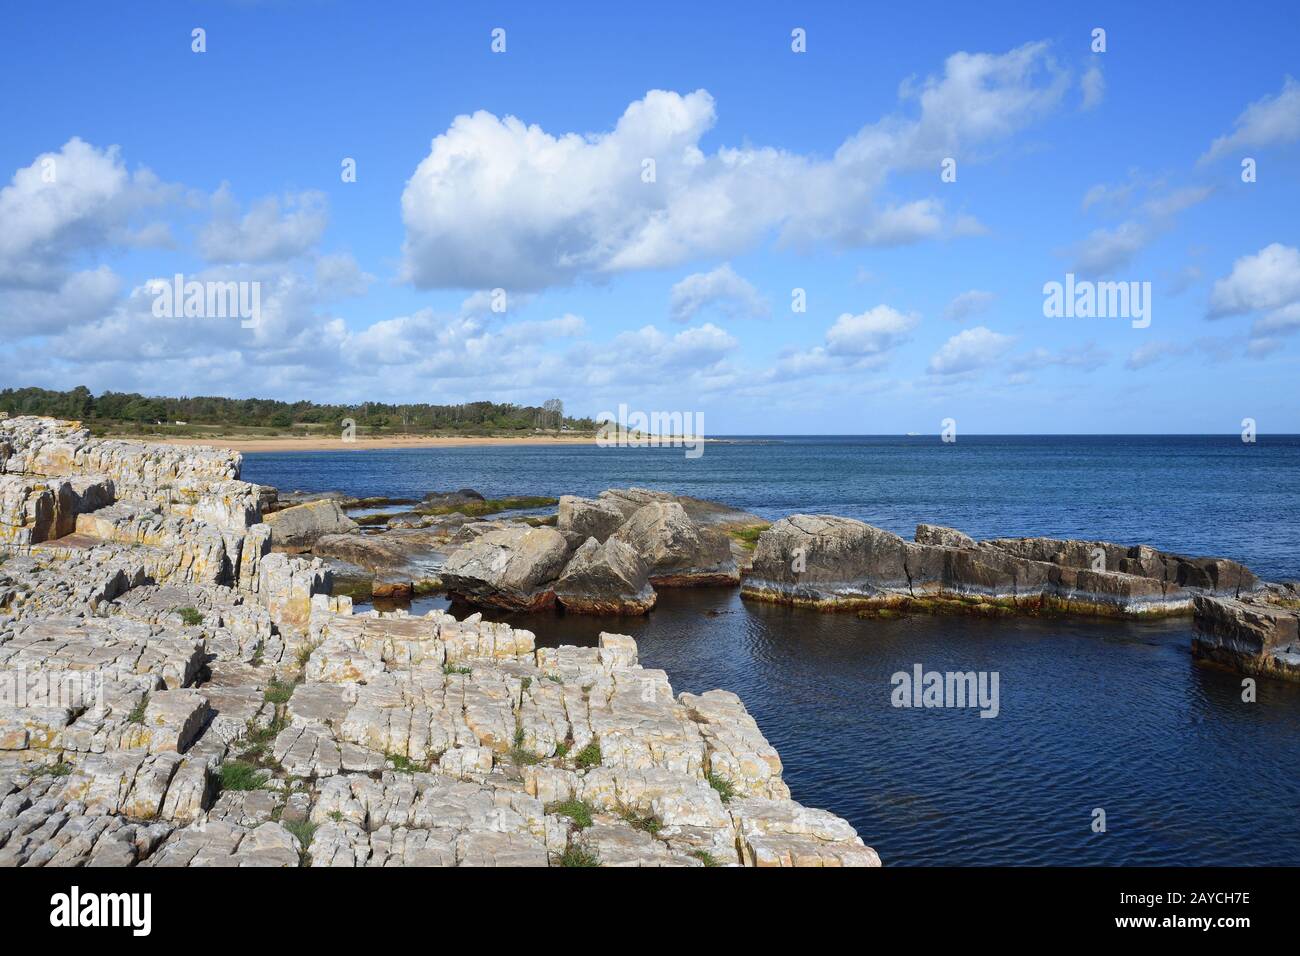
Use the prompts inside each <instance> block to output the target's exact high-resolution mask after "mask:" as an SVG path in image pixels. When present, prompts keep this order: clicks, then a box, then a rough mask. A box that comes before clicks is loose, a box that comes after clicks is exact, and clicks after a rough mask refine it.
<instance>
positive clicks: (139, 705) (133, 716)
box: [126, 691, 149, 724]
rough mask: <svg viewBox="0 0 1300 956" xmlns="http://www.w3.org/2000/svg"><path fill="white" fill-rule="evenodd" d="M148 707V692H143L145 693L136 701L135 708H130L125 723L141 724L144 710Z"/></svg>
mask: <svg viewBox="0 0 1300 956" xmlns="http://www.w3.org/2000/svg"><path fill="white" fill-rule="evenodd" d="M148 707H149V692H148V691H145V693H144V694H143V695H141V697H140V699H139V700H138V701H136V704H135V706H134V707H132V708H131V713H129V714H127V715H126V722H127V723H128V724H143V723H144V712H145V710H146V709H148Z"/></svg>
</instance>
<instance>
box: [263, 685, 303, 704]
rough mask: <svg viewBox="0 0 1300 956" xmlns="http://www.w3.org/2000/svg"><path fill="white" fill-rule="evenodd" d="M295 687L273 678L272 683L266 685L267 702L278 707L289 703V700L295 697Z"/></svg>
mask: <svg viewBox="0 0 1300 956" xmlns="http://www.w3.org/2000/svg"><path fill="white" fill-rule="evenodd" d="M295 686H296V685H294V684H290V683H288V682H287V681H282V680H275V679H274V678H272V680H271V682H270V683H269V684H267V685H266V698H265V699H266V702H267V703H268V704H274V705H275V706H277V707H278V706H280V705H281V704H287V703H289V698H290V697H292V696H293V689H294V687H295Z"/></svg>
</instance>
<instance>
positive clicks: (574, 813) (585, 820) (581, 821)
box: [546, 800, 591, 830]
mask: <svg viewBox="0 0 1300 956" xmlns="http://www.w3.org/2000/svg"><path fill="white" fill-rule="evenodd" d="M546 812H547V813H555V814H559V815H560V816H562V817H568V818H569V819H570V820H572V821H573V825H574V826H575V827H577V828H578V829H579V830H585V829H587V827H589V826H591V807H590V805H588V804H586V803H583V802H582V801H581V800H561V801H559V802H557V803H548V804H547V805H546Z"/></svg>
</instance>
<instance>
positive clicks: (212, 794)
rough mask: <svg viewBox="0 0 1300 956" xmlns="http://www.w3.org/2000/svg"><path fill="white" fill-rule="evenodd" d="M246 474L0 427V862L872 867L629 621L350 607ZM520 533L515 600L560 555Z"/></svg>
mask: <svg viewBox="0 0 1300 956" xmlns="http://www.w3.org/2000/svg"><path fill="white" fill-rule="evenodd" d="M239 463H240V459H239V456H238V455H235V454H233V453H228V452H222V451H218V450H216V449H202V448H197V449H196V448H177V447H171V446H163V445H150V444H145V443H139V442H124V441H104V440H98V439H94V438H92V437H91V436H90V435H89V433H88V432H87V431H86V429H84V428H82V427H81V426H79V425H78V424H77V423H67V422H57V421H54V420H51V419H36V418H16V419H0V553H3V554H4V556H5V560H4V562H3V563H0V865H8V866H87V865H91V866H133V865H139V866H267V867H297V866H304V865H311V866H430V865H436V866H560V865H564V866H588V865H606V866H710V865H725V866H742V865H747V866H803V865H814V866H876V865H879V862H880V861H879V858H878V857H877V855H876V853H875V852H874V851H873V850H872V849H871V848H870V847H868V846H866V845H865V844H864V843H863V841H862V840H861V839H860V838H859V836H858V835H857V833H855V832H854V830H853V828H852V827H851V826H850V825H849V824H848V823H847V822H846V821H844V820H842V819H840V818H838V817H836V816H834V815H833V814H831V813H829V812H827V811H824V810H815V809H811V808H807V807H804V806H802V805H800V804H798V803H796V802H794V801H793V800H791V799H790V793H789V789H788V788H787V787H786V785H785V783H784V781H783V780H782V777H781V773H782V767H781V760H780V757H779V755H778V754H777V753H776V751H775V749H773V748H772V746H771V745H770V744H769V743H768V742H767V740H766V738H765V737H764V736H763V734H762V732H761V730H760V728H759V727H758V725H757V723H756V722H755V721H754V720H753V718H752V717H751V716H750V715H749V713H748V712H747V711H746V709H745V707H744V704H743V703H742V702H741V700H740V699H739V698H738V697H736V696H735V695H734V694H730V693H727V692H725V691H710V692H708V693H705V694H699V695H694V694H680V695H678V694H675V693H674V691H673V689H672V686H671V684H670V682H669V679H668V675H667V674H665V673H664V672H663V671H660V670H655V669H651V668H645V667H642V666H641V665H640V663H639V662H638V660H637V647H636V643H635V642H634V641H633V640H632V639H631V638H630V637H626V636H623V635H618V634H602V635H601V636H600V640H599V646H597V647H559V648H540V649H538V648H535V647H534V639H533V635H532V634H531V633H530V632H529V631H526V630H521V629H516V628H512V627H509V626H507V625H505V624H499V623H492V622H487V621H483V620H481V618H480V617H479V616H478V615H477V614H476V615H471V616H470V617H468V618H465V619H463V620H457V619H456V618H454V617H452V616H451V615H449V614H446V613H444V612H440V611H435V612H431V613H430V614H429V615H427V616H424V617H412V616H410V615H408V614H405V613H403V612H394V613H392V614H379V613H377V612H373V611H372V612H369V613H367V614H356V613H354V612H353V608H352V605H351V601H350V600H349V599H347V598H339V597H331V596H330V590H331V580H330V572H329V570H328V569H327V568H326V567H324V566H323V565H322V564H321V563H320V562H319V560H316V559H307V558H301V557H296V556H292V555H289V554H286V553H283V552H282V551H273V549H274V548H275V546H276V541H275V530H274V528H272V527H270V526H269V525H267V524H265V523H263V522H262V521H261V508H262V506H263V503H264V502H266V501H267V500H269V499H268V497H267V494H266V489H261V488H259V487H258V486H255V485H250V484H248V483H246V482H242V481H240V480H239ZM627 504H628V505H631V504H637V503H636V502H629V503H627ZM644 506H645V505H644V504H638V508H640V507H644ZM595 510H596V511H600V512H602V515H603V517H606V518H607V517H609V515H608V514H604V512H606V511H607V510H608V509H604V508H597V509H595ZM654 511H655V514H656V517H655V520H653V521H650V520H645V519H644V518H643V523H644V525H645V528H644V529H643V530H645V532H646V533H647V534H649V535H656V534H657V535H659V538H657V539H656V540H661V542H662V547H663V549H664V550H663V554H664V555H666V556H667V557H665V558H664V560H665V561H668V562H669V563H670V564H671V563H672V562H673V561H676V560H677V558H676V557H674V555H675V554H677V553H678V552H676V551H674V548H675V547H676V545H675V544H674V540H675V539H674V534H675V533H676V532H674V531H673V529H674V528H677V527H679V526H680V527H682V528H685V530H686V531H690V530H691V529H689V528H686V526H685V525H682V524H681V522H679V521H677V520H676V518H675V516H674V515H673V514H667V515H666V520H663V521H661V520H659V519H660V518H665V515H664V514H659V513H660V512H672V509H671V508H667V509H665V508H663V507H660V506H659V505H656V507H655V509H654ZM632 513H633V514H635V513H636V509H633V510H632ZM646 514H647V516H650V512H647V513H646ZM596 517H597V518H598V519H599V518H601V517H602V516H601V515H598V516H596ZM291 518H292V516H291ZM539 530H540V529H539ZM295 533H298V532H295ZM492 533H493V532H491V531H488V532H487V534H492ZM552 535H554V536H555V537H556V538H559V539H560V540H559V541H557V540H555V538H552V537H551V536H552ZM692 540H693V539H692ZM299 543H300V542H299ZM491 543H492V542H488V544H489V546H490V545H491ZM689 543H690V542H688V544H689ZM524 544H525V545H527V547H525V548H523V549H522V557H521V555H519V554H513V553H512V554H510V555H508V556H507V557H508V561H507V564H506V566H505V567H503V568H501V569H494V570H493V571H492V573H500V574H501V575H502V578H503V580H504V581H505V582H506V583H508V585H509V587H510V589H511V590H512V592H513V593H514V594H517V595H519V596H520V597H521V598H522V599H525V600H527V599H531V598H532V597H534V596H535V593H536V592H537V590H538V588H545V587H546V585H547V583H548V582H549V580H550V579H552V578H553V577H554V576H555V575H556V574H558V572H559V571H560V570H561V569H562V568H563V566H564V563H565V562H566V561H567V556H568V544H567V541H566V540H565V539H564V538H563V536H560V535H558V534H557V533H556V532H553V531H552V532H549V533H544V534H540V535H533V536H532V537H531V538H530V539H529V540H528V541H526V542H524ZM294 546H295V545H288V544H286V545H285V547H286V548H292V547H294ZM691 547H694V545H691ZM593 548H594V545H593ZM609 548H612V550H613V551H615V552H620V560H621V559H622V557H624V556H623V555H622V554H621V549H620V548H619V546H618V545H617V544H615V545H612V546H609ZM589 550H591V549H589ZM604 550H605V549H602V553H604ZM681 553H682V554H685V552H681ZM523 559H526V560H523ZM682 560H685V561H690V560H693V558H691V557H690V556H689V555H686V557H685V558H683V559H682ZM719 560H721V556H719ZM611 563H614V562H611ZM595 567H596V565H595V563H594V562H593V568H595ZM471 570H472V569H471ZM480 570H481V569H480ZM591 573H593V574H595V573H596V571H595V570H593V571H592V572H591ZM601 573H604V572H601ZM624 577H625V578H627V579H628V580H627V582H626V583H627V584H628V585H629V586H632V585H635V586H636V587H639V586H640V579H639V577H638V576H637V575H636V574H635V573H628V574H625V575H624Z"/></svg>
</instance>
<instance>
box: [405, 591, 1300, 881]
mask: <svg viewBox="0 0 1300 956" xmlns="http://www.w3.org/2000/svg"><path fill="white" fill-rule="evenodd" d="M432 607H447V601H446V600H445V599H442V598H425V599H421V600H418V601H416V602H415V605H414V606H413V607H412V612H413V613H424V612H425V611H427V610H429V609H430V608H432ZM453 612H454V613H456V614H457V615H458V616H460V615H461V614H463V613H468V609H466V608H460V607H457V608H453ZM489 616H491V615H489ZM496 619H498V620H506V621H508V622H509V623H511V624H512V625H514V626H515V627H525V628H528V629H529V630H531V631H533V632H534V633H535V634H536V635H537V643H538V644H539V645H540V646H553V645H556V644H594V643H595V642H596V639H597V637H598V636H599V634H600V632H601V631H605V630H608V631H616V632H619V633H624V634H630V635H632V636H633V637H635V638H636V639H637V642H638V644H639V646H640V650H641V661H642V663H643V664H645V665H646V666H648V667H661V668H663V669H664V670H666V671H667V672H668V675H669V678H670V679H671V680H672V684H673V687H674V688H675V689H676V690H677V691H683V690H686V691H693V692H700V691H705V690H709V689H711V688H714V687H722V688H726V689H727V690H732V691H735V692H736V693H737V694H739V695H740V696H741V697H742V699H743V700H744V701H745V704H746V706H747V707H748V708H749V710H750V712H751V713H752V714H753V715H754V717H755V719H757V721H758V723H759V726H760V727H761V728H762V730H763V732H764V733H765V734H766V735H767V737H768V739H769V740H771V742H772V743H773V745H774V746H775V747H776V748H777V750H778V751H779V752H780V754H781V757H782V760H783V761H784V763H785V779H786V781H787V782H788V783H789V785H790V788H791V790H792V791H793V794H794V797H795V799H797V800H800V801H801V802H803V803H806V804H808V805H810V806H816V807H824V808H826V809H829V810H832V811H834V812H835V813H838V814H840V815H842V816H844V817H846V818H848V819H849V820H850V821H851V822H852V823H853V825H854V826H855V827H857V828H858V831H859V832H860V833H861V834H862V836H863V838H864V839H865V840H866V841H867V843H869V844H870V845H872V846H874V847H875V848H876V849H877V850H878V851H879V852H880V854H881V857H882V859H884V861H885V862H886V864H892V865H898V864H999V863H1003V864H1079V865H1082V864H1121V863H1131V864H1189V865H1190V864H1242V865H1244V864H1264V863H1274V864H1291V865H1295V864H1300V813H1297V810H1300V687H1296V686H1294V685H1289V684H1284V683H1279V682H1273V681H1260V682H1259V687H1258V700H1257V702H1256V703H1254V704H1246V703H1243V702H1242V700H1241V678H1240V677H1239V676H1237V675H1235V674H1232V673H1229V672H1227V671H1224V670H1220V669H1216V668H1212V667H1208V666H1205V665H1203V664H1198V663H1196V662H1194V661H1193V659H1192V657H1191V653H1190V649H1189V646H1190V628H1191V625H1190V622H1187V621H1164V622H1151V623H1116V622H1090V621H1074V620H1070V621H1065V620H1033V619H1025V620H1007V619H1000V620H996V621H994V620H983V619H978V618H964V617H963V618H958V617H921V616H918V617H910V618H904V619H899V620H893V621H866V620H861V619H858V618H857V617H855V616H853V615H852V614H818V613H815V612H810V611H802V610H797V609H793V608H784V607H775V606H770V605H763V604H756V603H752V602H742V601H741V600H740V598H739V595H738V593H737V592H736V591H734V590H732V589H725V588H723V589H698V590H675V591H663V592H661V593H660V596H659V604H658V606H657V607H656V608H655V610H654V612H653V613H652V614H651V615H649V616H648V617H646V618H637V619H628V618H586V617H580V616H573V615H570V616H561V615H559V614H543V615H529V616H520V615H516V616H509V615H502V616H497V618H496ZM918 663H919V664H921V665H923V666H924V667H925V668H926V669H927V670H938V671H970V670H974V671H997V672H998V674H999V685H1000V708H1001V709H1000V714H999V716H998V717H997V718H996V719H991V720H990V719H981V718H980V717H979V716H978V712H977V711H976V710H974V709H967V710H960V709H896V708H894V707H892V706H891V704H890V691H891V689H892V687H891V684H890V677H891V675H892V674H894V673H895V672H897V671H910V670H911V669H912V667H913V665H914V664H918ZM1097 807H1100V808H1102V809H1104V810H1105V811H1106V819H1107V832H1106V833H1093V832H1092V831H1091V823H1092V813H1093V810H1094V808H1097Z"/></svg>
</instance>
